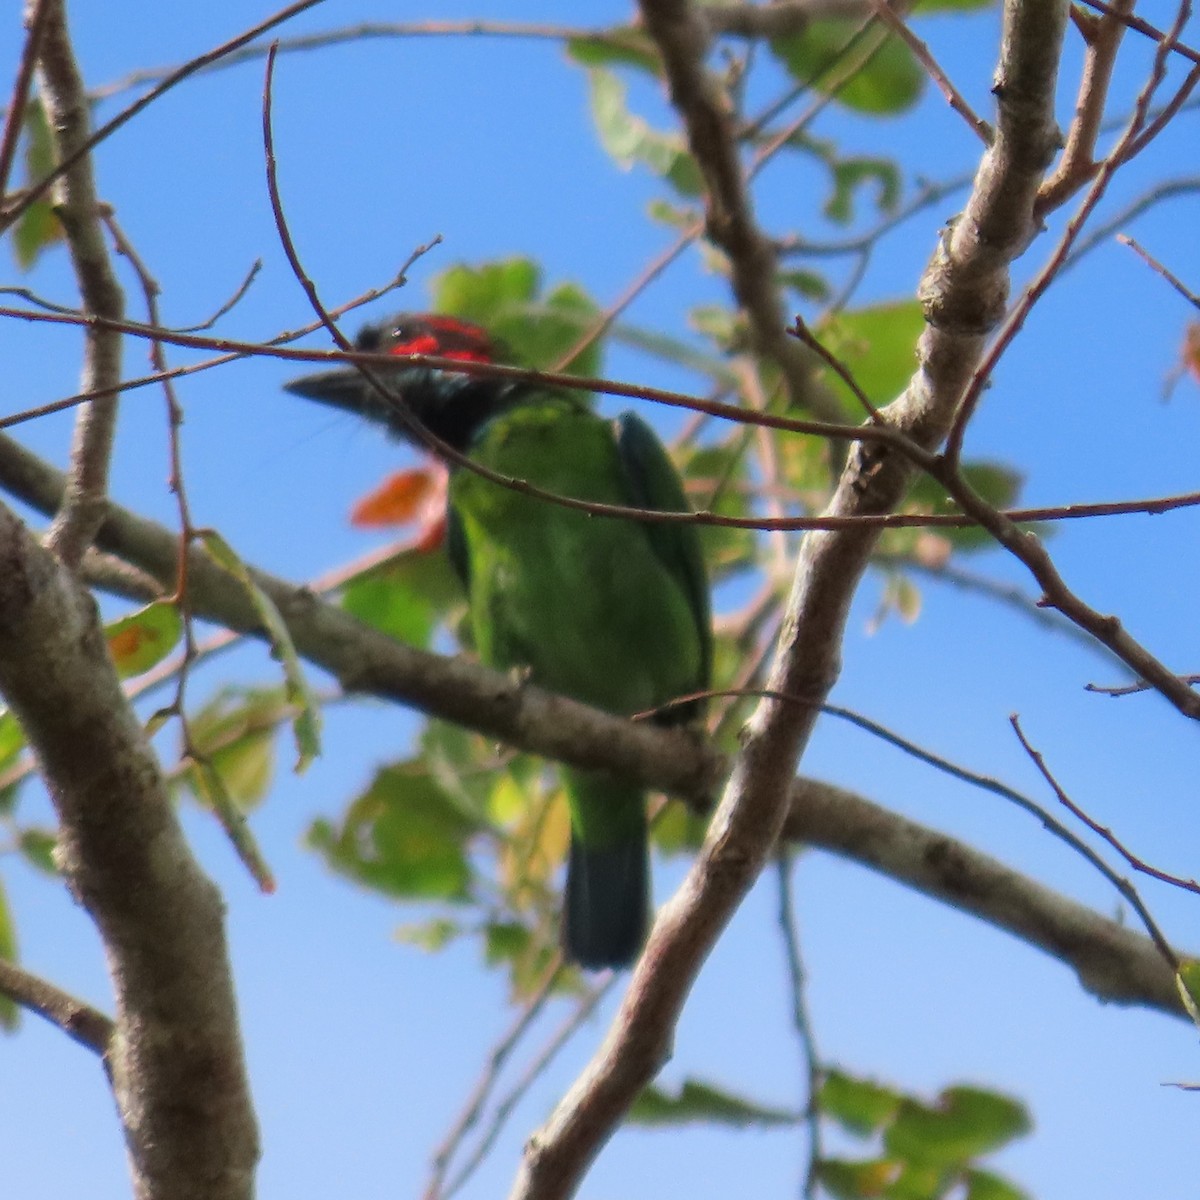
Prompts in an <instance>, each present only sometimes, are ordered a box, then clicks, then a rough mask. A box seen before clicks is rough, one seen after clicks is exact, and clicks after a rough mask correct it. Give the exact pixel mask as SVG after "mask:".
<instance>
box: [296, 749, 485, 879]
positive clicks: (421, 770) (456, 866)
mask: <svg viewBox="0 0 1200 1200" xmlns="http://www.w3.org/2000/svg"><path fill="white" fill-rule="evenodd" d="M480 828H481V823H480V822H478V821H477V820H475V819H474V818H472V817H471V816H470V815H469V814H467V813H465V812H464V811H463V808H462V806H461V805H459V804H458V803H457V802H456V799H455V797H453V796H452V795H451V794H450V793H449V792H448V791H446V789H444V788H443V787H442V786H441V785H440V784H439V783H438V782H437V781H436V780H435V779H434V778H432V777H431V775H430V774H429V773H428V772H427V770H426V768H425V764H424V763H423V762H421V761H419V760H413V761H411V762H407V763H403V764H401V765H399V766H393V767H385V768H383V769H382V770H380V771H379V772H378V773H377V774H376V776H375V778H374V780H373V781H372V783H371V786H370V787H369V788H368V789H367V790H366V791H365V792H364V793H363V794H362V795H361V796H359V797H358V799H356V800H355V801H354V802H353V803H352V804H351V805H350V808H349V810H348V812H347V813H346V816H345V819H344V820H343V822H342V824H341V826H340V827H338V826H335V825H334V824H332V823H331V822H329V821H324V820H322V821H317V822H315V823H314V824H313V825H312V826H311V828H310V829H309V834H308V843H309V845H310V846H312V847H313V848H314V849H316V850H319V851H320V852H321V853H322V854H323V855H324V856H325V860H326V862H327V863H328V864H329V865H330V866H331V867H332V868H333V869H334V870H336V871H338V872H339V873H341V874H342V875H345V876H347V877H348V878H350V879H353V880H355V881H356V882H358V883H361V884H363V885H364V886H366V887H369V888H372V889H373V890H375V891H379V892H384V893H385V894H387V895H390V896H398V897H403V898H406V899H440V900H465V899H467V897H468V894H469V885H470V882H471V878H472V874H471V866H470V862H469V860H468V857H467V851H468V841H469V839H470V837H471V835H472V834H474V833H475V832H477V831H478V830H479V829H480Z"/></svg>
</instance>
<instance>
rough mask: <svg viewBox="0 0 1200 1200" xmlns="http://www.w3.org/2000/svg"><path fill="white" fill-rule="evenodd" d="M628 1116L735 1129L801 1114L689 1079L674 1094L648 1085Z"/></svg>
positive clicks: (790, 1121)
mask: <svg viewBox="0 0 1200 1200" xmlns="http://www.w3.org/2000/svg"><path fill="white" fill-rule="evenodd" d="M627 1119H628V1121H629V1122H630V1123H631V1124H633V1125H654V1126H661V1125H690V1124H695V1123H696V1122H698V1121H703V1122H707V1123H711V1124H716V1125H727V1126H731V1127H732V1128H735V1129H763V1128H768V1129H769V1128H774V1127H777V1126H780V1125H795V1124H797V1123H798V1122H799V1121H800V1120H801V1114H799V1113H796V1112H793V1111H791V1110H789V1109H783V1108H773V1107H770V1106H768V1105H764V1104H756V1103H755V1102H754V1101H752V1100H746V1099H744V1098H743V1097H741V1096H736V1095H734V1094H733V1093H732V1092H726V1091H723V1090H721V1089H720V1088H715V1087H712V1086H711V1085H710V1084H707V1083H700V1082H698V1081H697V1080H694V1079H688V1080H685V1081H684V1083H683V1086H682V1087H681V1088H680V1089H679V1092H678V1094H677V1095H674V1096H671V1095H668V1094H667V1093H666V1092H664V1091H663V1090H661V1089H660V1088H656V1087H653V1086H651V1087H648V1088H645V1089H644V1090H643V1091H642V1093H641V1095H640V1096H638V1098H637V1099H636V1100H635V1101H634V1102H633V1107H632V1108H631V1109H630V1110H629V1116H628V1118H627Z"/></svg>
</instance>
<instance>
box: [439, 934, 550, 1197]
mask: <svg viewBox="0 0 1200 1200" xmlns="http://www.w3.org/2000/svg"><path fill="white" fill-rule="evenodd" d="M562 965H563V964H562V955H561V954H555V955H554V957H553V959H552V960H551V962H550V965H549V967H548V968H547V969H546V972H545V974H544V975H543V977H542V980H541V982H540V983H539V984H538V985H537V987H536V988H534V990H533V994H532V995H531V996H530V998H529V999H528V1000H527V1001H526V1003H525V1004H524V1005H523V1006H522V1008H521V1011H520V1012H519V1013H518V1014H517V1018H516V1020H515V1021H514V1022H513V1023H512V1025H511V1026H510V1027H509V1028H508V1029H507V1030H505V1032H504V1033H503V1034H502V1035H501V1037H500V1039H499V1041H497V1042H496V1044H495V1045H494V1046H493V1047H492V1049H491V1051H490V1052H489V1053H488V1056H487V1060H486V1061H485V1062H484V1064H483V1070H482V1072H481V1073H480V1076H479V1078H478V1079H477V1080H476V1082H475V1086H474V1087H473V1088H472V1089H471V1093H470V1095H469V1096H468V1097H467V1100H466V1103H465V1104H464V1105H463V1108H462V1111H461V1112H460V1113H459V1115H458V1117H457V1118H456V1119H455V1121H454V1124H453V1125H451V1127H450V1130H449V1132H448V1133H447V1134H446V1136H445V1137H444V1138H443V1139H442V1141H441V1142H440V1143H439V1144H438V1147H437V1149H436V1150H435V1151H434V1152H433V1159H432V1162H431V1165H430V1171H429V1182H428V1183H427V1184H426V1185H425V1191H424V1193H423V1195H424V1197H425V1200H440V1198H441V1197H444V1196H446V1195H447V1194H448V1193H447V1192H445V1191H444V1190H443V1184H444V1183H445V1180H446V1172H447V1171H448V1170H449V1168H450V1163H451V1161H452V1160H453V1158H454V1155H455V1154H456V1153H457V1152H458V1150H459V1148H460V1146H461V1145H462V1142H463V1139H464V1138H465V1137H466V1136H467V1134H468V1133H470V1131H471V1130H472V1129H473V1128H474V1127H475V1125H476V1124H477V1123H478V1121H479V1118H480V1116H481V1114H482V1113H483V1109H484V1106H485V1105H486V1104H487V1101H488V1097H489V1096H490V1095H491V1093H492V1089H493V1088H494V1087H495V1086H496V1083H497V1082H498V1081H499V1078H500V1072H501V1071H502V1070H503V1068H504V1064H505V1063H506V1062H507V1061H508V1060H509V1058H510V1057H511V1055H512V1053H513V1051H514V1050H516V1048H517V1046H518V1045H519V1044H520V1042H521V1039H522V1038H523V1037H524V1036H525V1034H526V1033H528V1032H529V1029H530V1027H531V1026H532V1025H533V1023H534V1021H536V1020H537V1018H538V1017H539V1016H540V1015H541V1012H542V1009H544V1008H545V1006H546V1001H547V1000H549V999H550V997H551V995H553V993H554V986H555V984H556V983H557V982H558V980H559V976H560V974H561V972H562Z"/></svg>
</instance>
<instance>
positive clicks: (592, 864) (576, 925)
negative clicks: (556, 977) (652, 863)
mask: <svg viewBox="0 0 1200 1200" xmlns="http://www.w3.org/2000/svg"><path fill="white" fill-rule="evenodd" d="M564 783H565V784H566V789H567V797H568V800H569V802H570V806H571V856H570V858H569V859H568V861H567V887H566V893H565V895H564V897H563V927H562V939H563V950H564V951H565V952H566V955H567V957H568V958H570V959H571V960H572V961H574V962H577V963H579V965H580V966H582V967H587V968H588V969H589V970H598V969H600V968H601V967H627V966H629V964H630V963H632V962H633V960H634V959H635V958H637V956H638V951H640V950H641V948H642V942H643V941H644V940H645V937H646V925H647V923H648V919H649V908H650V881H649V865H648V861H647V859H648V846H647V834H646V801H645V796H644V795H643V794H642V791H641V789H640V788H637V787H633V786H631V785H629V784H627V783H623V782H622V781H620V780H618V779H614V778H613V776H611V775H603V774H597V773H595V772H590V771H566V772H564Z"/></svg>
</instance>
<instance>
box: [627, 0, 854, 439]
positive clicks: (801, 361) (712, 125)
mask: <svg viewBox="0 0 1200 1200" xmlns="http://www.w3.org/2000/svg"><path fill="white" fill-rule="evenodd" d="M639 7H640V9H641V14H642V21H643V23H644V25H645V27H646V31H647V32H648V33H649V34H650V36H651V37H652V38H653V39H654V42H655V44H656V45H657V46H658V49H659V52H660V53H661V54H662V57H663V64H664V66H665V68H666V73H667V81H668V83H669V86H670V91H671V100H672V102H673V103H674V105H675V107H676V108H677V109H678V110H679V114H680V116H681V117H682V118H683V123H684V128H685V130H686V133H687V140H688V146H689V148H690V149H691V152H692V154H693V155H694V157H695V159H696V162H697V163H698V164H699V166H700V170H701V172H702V174H703V175H704V184H705V194H706V197H707V212H706V225H707V230H708V236H709V237H710V238H711V239H712V241H713V242H714V243H715V244H716V245H717V246H719V247H720V248H721V249H722V250H723V251H724V252H725V254H726V255H727V256H728V258H729V267H730V273H731V284H732V287H733V293H734V295H735V296H736V297H737V302H738V304H739V306H740V307H741V309H742V311H743V312H744V313H745V314H746V317H747V319H748V320H749V323H750V328H751V330H752V332H753V337H754V343H755V347H754V348H755V349H756V350H757V351H758V352H759V353H760V354H762V355H763V356H765V357H766V358H768V359H770V360H771V361H772V362H774V363H775V364H777V365H778V367H779V369H780V371H782V373H783V377H784V379H785V381H786V383H787V388H788V394H789V397H790V399H791V403H792V406H793V407H794V408H798V409H803V410H807V411H809V412H812V413H814V414H816V415H817V416H820V417H821V418H822V419H825V420H830V421H832V420H836V419H837V417H838V414H839V411H840V410H839V408H838V406H837V404H836V403H835V402H834V401H833V400H832V398H831V397H830V396H829V395H828V394H827V393H826V392H825V391H824V389H823V388H822V387H821V386H820V385H819V384H818V382H817V380H816V367H817V365H818V363H817V360H816V358H815V356H814V355H813V354H812V352H811V351H810V350H808V349H807V348H806V347H805V346H803V345H801V344H800V343H799V342H797V341H795V340H794V339H793V338H791V337H789V336H788V334H787V332H786V328H785V327H786V322H785V321H784V320H783V301H782V298H781V296H780V294H779V288H778V286H777V285H776V282H775V275H776V259H775V248H774V246H773V245H772V243H771V241H770V240H769V239H768V238H767V237H766V236H765V235H764V234H763V232H762V230H760V229H759V228H758V226H757V224H756V223H755V220H754V205H753V201H752V200H751V196H750V191H749V188H748V187H747V184H746V176H745V172H744V171H743V170H742V164H741V160H740V159H739V157H738V149H737V140H736V138H735V137H734V129H733V120H732V113H731V111H730V107H729V102H728V98H727V96H726V95H725V94H724V93H723V91H722V90H721V88H720V87H719V85H718V84H717V81H716V80H715V79H714V78H713V76H712V74H711V73H710V72H709V71H708V70H707V69H706V67H705V65H704V58H705V54H706V51H707V49H708V38H709V27H708V26H707V25H706V23H705V19H704V17H703V16H702V15H701V14H700V12H699V10H697V9H694V8H693V7H692V6H691V4H689V3H688V0H640V3H639Z"/></svg>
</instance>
